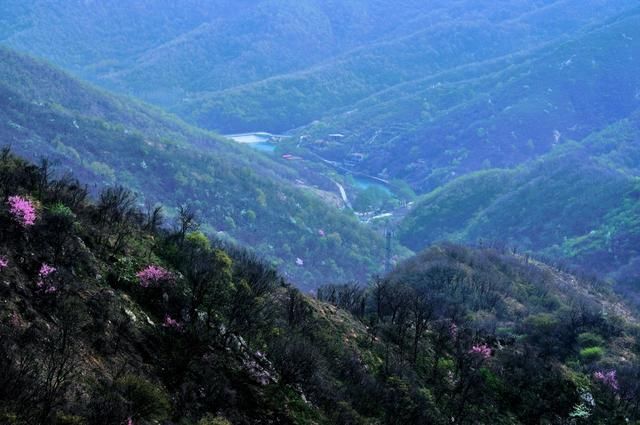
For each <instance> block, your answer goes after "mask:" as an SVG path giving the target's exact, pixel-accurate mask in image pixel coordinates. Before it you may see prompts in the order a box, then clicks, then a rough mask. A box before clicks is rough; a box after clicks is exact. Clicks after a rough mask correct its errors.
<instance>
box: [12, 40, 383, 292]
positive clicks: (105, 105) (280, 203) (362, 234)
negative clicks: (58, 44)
mask: <svg viewBox="0 0 640 425" xmlns="http://www.w3.org/2000/svg"><path fill="white" fill-rule="evenodd" d="M0 91H1V95H0V99H1V101H2V108H1V109H0V140H1V143H2V144H3V145H12V146H13V148H14V149H15V150H16V151H17V152H19V153H21V154H24V155H27V156H28V157H29V158H32V159H38V158H40V157H43V156H46V157H49V158H50V159H51V160H52V163H53V164H55V166H56V168H57V170H58V171H59V172H66V171H72V172H73V173H75V174H76V175H77V176H78V177H79V178H81V179H82V180H83V181H85V182H87V183H88V184H90V185H92V187H94V185H97V187H102V186H105V185H113V184H116V183H117V184H121V185H124V186H126V187H128V188H131V189H133V190H135V191H137V192H138V193H141V194H144V198H143V199H141V202H142V201H146V202H147V203H148V204H150V205H153V204H155V203H162V204H164V205H165V206H166V207H167V208H169V209H168V212H169V214H170V215H171V216H173V215H175V208H176V207H177V206H179V205H183V204H187V205H190V206H191V207H192V208H193V209H194V211H195V212H196V214H197V215H198V216H199V217H200V219H201V221H202V223H203V230H205V231H206V232H207V233H216V232H218V231H223V232H224V234H226V235H227V237H228V238H230V239H235V240H237V241H239V242H241V243H242V244H245V245H247V246H251V247H253V248H254V249H255V250H256V251H257V252H259V253H260V254H261V255H264V256H265V258H267V259H268V260H269V261H273V262H274V264H277V265H278V266H279V267H280V269H281V270H282V271H283V272H284V273H285V274H286V275H287V276H289V277H290V278H292V279H293V280H295V281H296V282H299V283H301V284H304V285H306V288H307V289H310V288H312V287H313V286H314V285H315V284H317V283H318V282H320V281H321V280H322V279H327V278H329V279H335V280H342V279H364V278H366V276H367V275H368V274H369V273H374V272H376V271H377V270H378V268H379V265H380V263H381V262H382V260H381V259H382V258H383V243H382V241H381V239H380V237H379V236H378V235H376V234H375V233H374V232H372V231H369V230H367V229H366V228H364V227H363V226H360V225H359V224H358V222H357V221H356V220H355V218H353V217H351V216H350V215H348V214H347V213H342V212H340V211H338V210H336V209H335V207H333V206H328V205H325V204H324V203H323V201H321V200H320V199H319V198H317V197H316V196H315V195H313V193H311V192H309V190H308V189H304V188H302V189H301V188H298V187H296V184H297V183H296V184H292V183H291V182H295V181H296V180H298V181H300V180H304V181H307V182H308V183H307V184H308V185H311V184H312V183H313V184H318V185H320V188H322V185H324V186H325V187H327V186H328V187H330V188H331V189H332V190H333V188H334V186H333V183H332V182H331V181H330V180H328V179H323V178H320V177H318V176H315V175H313V174H309V172H307V171H305V169H304V168H301V171H300V172H299V171H297V170H296V169H294V168H291V167H288V166H285V165H283V163H284V162H285V161H282V163H278V162H275V161H273V160H270V159H268V158H266V157H265V156H262V155H260V154H257V153H255V152H253V151H252V150H251V149H248V148H244V147H242V146H238V145H236V144H232V143H230V142H227V141H224V140H221V139H220V138H219V137H217V136H215V135H212V134H208V133H205V132H203V131H199V130H197V129H193V128H190V127H188V126H187V125H185V124H184V123H181V122H179V121H178V120H176V119H175V118H173V117H170V116H168V115H166V114H164V113H162V112H159V111H156V110H153V109H151V108H149V107H147V106H144V105H141V104H138V103H136V102H133V101H131V100H127V99H122V98H117V97H114V96H110V95H108V94H106V93H102V92H99V91H97V90H95V89H93V88H91V87H88V86H87V85H85V84H82V83H79V82H77V81H75V80H73V79H71V78H70V77H69V76H67V75H66V74H64V73H62V72H60V71H58V70H55V69H53V68H51V67H50V66H48V65H46V64H44V63H41V62H38V61H34V60H33V59H31V58H28V57H26V56H22V55H19V54H16V53H14V52H12V51H9V50H7V49H0ZM320 230H322V232H320ZM322 234H324V235H327V236H326V237H324V236H322ZM267 235H269V237H267ZM334 254H335V255H334ZM298 258H300V261H298V263H301V262H304V264H296V262H297V259H298Z"/></svg>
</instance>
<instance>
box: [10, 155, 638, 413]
mask: <svg viewBox="0 0 640 425" xmlns="http://www.w3.org/2000/svg"><path fill="white" fill-rule="evenodd" d="M0 193H2V202H1V203H0V226H2V229H3V232H2V233H1V234H0V280H1V281H2V282H3V284H2V285H0V300H1V301H2V302H1V303H0V336H1V338H0V372H1V373H0V383H1V384H2V385H0V420H1V421H2V422H3V423H8V424H12V425H24V424H30V425H31V424H40V425H53V424H57V425H59V424H87V425H94V424H95V425H98V424H100V425H116V424H122V423H135V424H142V425H150V424H154V423H165V424H167V425H173V424H181V425H196V424H197V425H213V424H215V425H223V424H224V425H226V424H230V423H232V424H236V425H244V424H274V423H277V424H327V425H328V424H338V425H342V424H345V425H346V424H357V425H364V424H371V423H385V424H392V425H400V424H404V425H411V424H424V423H433V424H446V423H451V421H452V420H454V421H455V422H456V423H461V424H476V423H501V424H529V423H545V422H562V421H565V422H566V421H570V420H572V418H573V419H575V418H581V420H584V421H588V422H591V423H612V422H613V423H625V422H629V423H633V422H634V421H637V420H638V419H639V417H640V411H639V410H638V406H637V402H635V401H637V397H638V396H640V393H639V391H640V388H639V387H638V378H639V377H640V368H639V366H638V364H639V363H638V355H640V353H639V352H638V338H639V337H640V335H639V333H638V326H637V318H636V316H634V315H633V314H632V313H631V312H629V311H628V310H627V308H626V307H625V306H624V305H623V304H621V303H620V302H619V300H617V299H616V298H615V297H614V296H612V295H611V294H610V293H609V292H608V289H607V287H606V286H605V285H603V284H602V283H599V282H597V281H587V280H584V279H579V278H577V277H575V276H572V275H568V274H565V273H562V272H560V271H558V270H556V269H553V268H551V267H549V266H546V265H544V264H540V263H531V262H529V261H527V260H526V259H524V258H519V257H513V256H511V255H508V254H505V253H501V252H497V251H494V250H471V249H468V248H463V247H458V246H451V245H449V246H439V247H434V248H431V249H429V250H427V251H425V252H423V253H422V254H420V255H418V256H417V257H415V258H413V259H411V260H409V261H407V262H405V263H403V264H402V265H400V266H399V267H398V269H396V270H395V271H393V272H392V273H391V274H390V275H389V276H387V277H386V278H384V279H381V280H378V281H376V282H373V285H372V287H371V288H370V289H366V290H364V289H360V288H357V287H355V286H350V285H343V286H327V287H323V288H322V290H321V291H320V296H321V297H322V298H323V299H326V300H327V301H329V302H332V303H334V304H337V305H339V306H340V307H341V308H336V306H333V305H330V304H328V303H326V302H322V301H319V300H315V299H311V298H309V297H308V296H305V295H302V294H301V293H300V292H299V291H298V290H296V289H294V288H292V287H291V286H289V285H287V284H286V283H285V282H284V281H283V280H282V279H281V278H279V277H278V275H277V274H276V273H275V272H274V271H273V270H271V269H269V268H268V267H265V266H264V265H262V264H260V263H259V262H256V261H255V260H254V259H253V258H252V257H251V256H250V255H247V254H246V252H242V251H237V250H231V251H230V250H224V249H222V248H221V247H220V245H219V244H218V243H217V242H216V241H213V243H212V242H211V241H209V240H208V239H207V238H206V237H204V235H203V234H201V233H198V232H188V231H187V232H186V233H185V232H183V230H185V229H177V231H160V230H158V228H157V226H156V225H157V224H158V223H157V221H156V220H153V219H152V218H153V217H152V216H149V215H146V214H144V213H140V212H138V211H136V210H135V209H134V208H132V206H131V203H130V199H129V198H128V196H127V195H126V194H124V196H123V193H122V192H119V191H114V190H107V191H105V192H103V193H102V194H101V195H100V199H99V201H98V202H97V203H95V204H93V203H91V202H89V201H87V198H86V195H87V194H86V192H85V191H84V190H83V189H82V187H81V185H80V184H78V183H77V182H73V181H71V180H67V181H66V182H62V181H53V180H49V179H47V178H46V175H45V174H43V172H42V170H39V169H38V168H37V167H35V166H33V165H31V164H28V163H25V162H24V161H21V160H19V159H16V158H14V157H13V156H11V155H10V154H8V153H7V152H6V151H5V152H2V154H0ZM154 227H156V229H155V230H154ZM347 309H348V310H351V311H353V313H354V314H355V315H354V314H351V313H349V312H348V311H347ZM365 324H366V325H365Z"/></svg>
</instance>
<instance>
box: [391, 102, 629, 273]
mask: <svg viewBox="0 0 640 425" xmlns="http://www.w3.org/2000/svg"><path fill="white" fill-rule="evenodd" d="M639 120H640V115H638V113H634V114H632V115H631V116H630V117H629V118H628V119H625V120H622V121H620V122H618V123H616V124H614V125H612V126H610V127H608V128H607V129H605V130H603V131H602V132H599V133H596V134H593V135H591V136H590V137H588V138H586V139H584V140H583V141H582V142H580V143H574V142H568V143H566V144H562V145H559V146H557V147H556V148H554V150H553V151H552V152H551V153H549V154H547V155H544V156H542V157H540V158H539V159H537V160H535V161H532V162H530V163H527V164H525V165H523V166H520V167H518V168H516V169H510V170H502V169H495V170H488V171H481V172H478V173H472V174H469V175H467V176H464V177H460V178H459V179H456V180H454V181H453V182H451V183H449V184H447V185H445V186H443V187H441V188H438V189H436V190H434V191H433V192H431V193H429V194H427V195H424V196H423V197H422V198H421V199H420V200H419V201H418V202H417V204H416V206H415V208H414V210H413V211H412V212H411V213H410V214H409V215H408V216H407V217H406V218H405V219H404V222H403V223H402V224H401V227H400V231H399V234H400V240H401V241H402V242H403V243H404V244H406V245H407V246H409V247H410V248H412V249H414V250H419V249H420V248H421V247H424V246H426V245H428V244H429V243H432V242H434V241H438V240H459V241H465V242H471V243H482V241H483V240H484V241H485V242H486V241H489V242H490V241H504V242H505V243H507V244H509V245H511V246H513V247H515V248H517V249H518V250H525V251H532V252H536V253H538V254H544V255H546V256H548V257H552V258H556V259H565V260H567V261H569V262H570V263H572V264H578V265H580V266H582V267H584V268H586V269H588V270H592V271H595V272H598V273H602V274H606V273H615V274H614V275H615V276H623V275H624V274H625V273H630V272H625V271H624V270H631V269H633V264H634V263H635V262H636V261H637V250H636V249H635V248H634V247H633V246H634V245H635V244H636V242H637V241H638V235H640V227H639V226H638V224H637V223H636V217H637V216H638V215H637V212H636V209H637V205H638V203H637V194H638V183H637V181H636V178H635V177H634V176H635V175H636V173H637V171H638V162H637V161H635V158H636V157H637V156H638V146H639V144H638V142H639V141H640V132H639V131H638V128H640V127H639V122H640V121H639ZM616 272H617V273H616ZM630 274H632V273H630Z"/></svg>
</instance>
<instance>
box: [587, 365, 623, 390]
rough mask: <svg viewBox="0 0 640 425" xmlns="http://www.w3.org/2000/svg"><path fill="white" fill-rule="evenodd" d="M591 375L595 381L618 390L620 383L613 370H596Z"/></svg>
mask: <svg viewBox="0 0 640 425" xmlns="http://www.w3.org/2000/svg"><path fill="white" fill-rule="evenodd" d="M593 377H594V379H595V380H596V381H598V382H602V383H603V384H604V385H606V386H608V387H610V388H611V389H612V390H614V391H618V390H619V389H620V385H618V377H617V376H616V371H615V370H611V371H609V372H603V371H598V372H595V373H594V374H593Z"/></svg>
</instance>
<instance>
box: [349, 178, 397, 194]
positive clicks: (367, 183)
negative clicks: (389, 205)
mask: <svg viewBox="0 0 640 425" xmlns="http://www.w3.org/2000/svg"><path fill="white" fill-rule="evenodd" d="M352 178H353V185H354V186H355V187H357V188H358V189H362V190H365V189H368V188H370V187H376V188H378V189H381V190H383V191H384V192H385V193H388V194H389V195H393V192H392V191H391V189H389V188H388V187H387V186H385V185H384V184H382V183H380V182H378V181H375V180H372V179H369V178H367V177H363V176H352Z"/></svg>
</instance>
